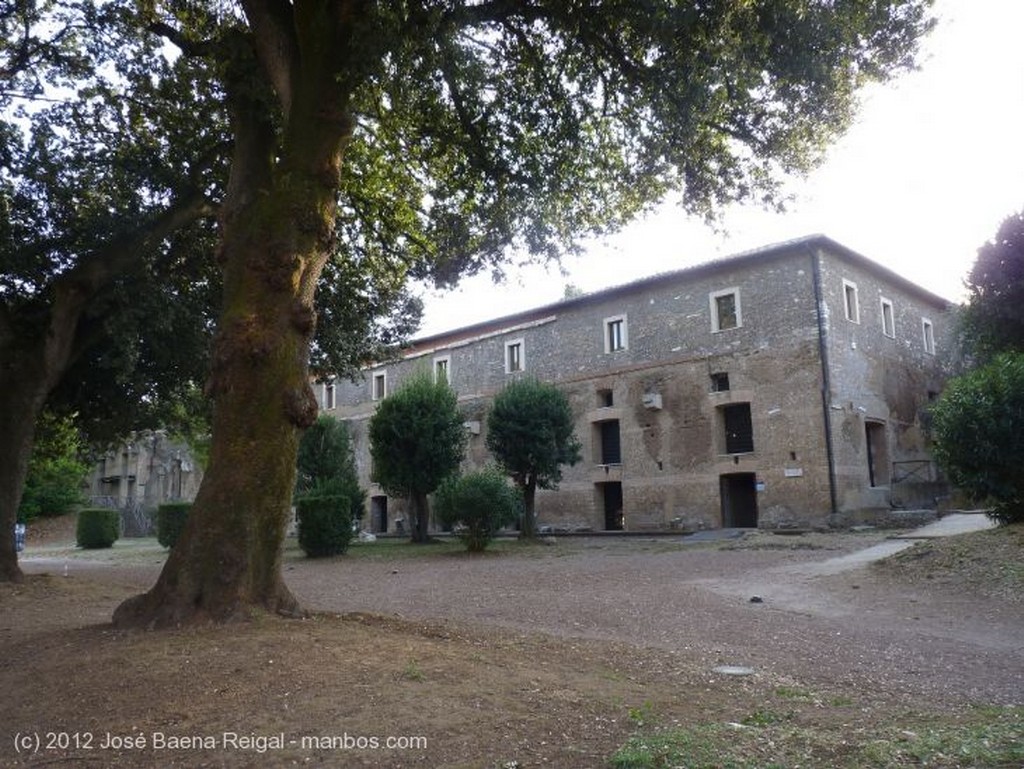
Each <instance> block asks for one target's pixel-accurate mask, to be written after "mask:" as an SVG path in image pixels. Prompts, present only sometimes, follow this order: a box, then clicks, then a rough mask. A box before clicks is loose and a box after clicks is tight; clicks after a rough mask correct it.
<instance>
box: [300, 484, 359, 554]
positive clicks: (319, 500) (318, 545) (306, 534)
mask: <svg viewBox="0 0 1024 769" xmlns="http://www.w3.org/2000/svg"><path fill="white" fill-rule="evenodd" d="M295 507H296V517H297V518H298V523H299V547H301V548H302V551H303V552H304V553H305V554H306V555H307V556H309V557H310V558H326V557H328V556H332V555H341V554H342V553H344V552H345V551H346V550H348V546H349V543H350V542H351V541H352V516H351V515H350V513H349V511H350V509H351V508H350V506H349V501H348V498H347V497H345V496H343V495H340V494H335V495H333V496H327V497H299V499H298V500H296V503H295Z"/></svg>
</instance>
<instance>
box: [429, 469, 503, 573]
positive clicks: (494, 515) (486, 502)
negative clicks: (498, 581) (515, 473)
mask: <svg viewBox="0 0 1024 769" xmlns="http://www.w3.org/2000/svg"><path fill="white" fill-rule="evenodd" d="M522 509H523V504H522V496H521V495H520V493H519V491H518V490H516V489H514V488H513V487H512V486H510V485H509V484H508V481H506V480H505V477H504V476H503V475H502V474H501V473H500V472H499V471H498V470H496V469H494V468H488V469H486V470H481V471H479V472H475V473H470V474H468V475H463V476H461V477H457V478H449V479H448V480H446V481H445V482H444V483H442V484H441V486H440V487H439V488H438V490H437V492H436V493H435V494H434V513H435V514H436V515H437V517H438V520H440V521H441V523H442V524H444V525H445V526H452V527H454V528H455V533H456V536H458V537H459V538H460V539H461V540H462V541H463V542H464V543H465V544H466V549H467V550H469V551H470V552H471V553H478V552H481V551H482V550H484V548H486V547H487V544H488V543H489V542H490V541H491V539H493V538H494V534H495V533H496V532H497V531H498V529H500V528H502V527H503V526H508V525H509V524H511V523H513V522H515V520H516V519H517V518H518V517H519V516H520V515H521V514H522Z"/></svg>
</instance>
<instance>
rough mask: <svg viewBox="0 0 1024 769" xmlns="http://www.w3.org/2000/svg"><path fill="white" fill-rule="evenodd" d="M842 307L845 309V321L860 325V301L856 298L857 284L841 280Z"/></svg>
mask: <svg viewBox="0 0 1024 769" xmlns="http://www.w3.org/2000/svg"><path fill="white" fill-rule="evenodd" d="M843 307H844V308H845V309H846V319H847V320H848V321H851V322H853V323H860V299H859V298H858V296H857V284H856V283H853V282H852V281H849V280H846V279H845V278H844V279H843Z"/></svg>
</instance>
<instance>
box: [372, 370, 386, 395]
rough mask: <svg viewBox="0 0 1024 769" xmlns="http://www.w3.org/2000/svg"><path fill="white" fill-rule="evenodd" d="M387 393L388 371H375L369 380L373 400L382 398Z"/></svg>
mask: <svg viewBox="0 0 1024 769" xmlns="http://www.w3.org/2000/svg"><path fill="white" fill-rule="evenodd" d="M387 394H388V372H387V371H375V372H374V373H373V378H372V379H371V380H370V395H371V397H372V398H373V400H375V401H379V400H383V399H384V398H385V397H387Z"/></svg>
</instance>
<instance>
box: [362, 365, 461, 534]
mask: <svg viewBox="0 0 1024 769" xmlns="http://www.w3.org/2000/svg"><path fill="white" fill-rule="evenodd" d="M369 436H370V453H371V456H372V458H373V480H374V481H376V482H377V483H379V484H380V485H381V487H382V488H383V489H384V490H385V491H386V492H387V493H388V494H394V495H396V496H403V497H406V498H408V499H409V500H410V502H411V504H412V505H413V514H414V524H413V532H412V533H413V538H414V540H416V541H419V542H425V541H427V539H428V537H427V523H428V520H429V511H428V510H427V499H426V498H427V495H428V494H430V493H431V492H433V491H434V489H436V488H437V487H438V485H439V484H440V483H441V482H442V481H443V480H444V479H445V478H447V477H448V476H450V475H452V474H454V473H455V472H456V471H457V470H458V468H459V464H460V463H461V462H462V459H463V457H464V456H465V453H466V442H467V438H466V429H465V427H464V426H463V419H462V415H461V414H460V412H459V405H458V399H457V397H456V395H455V392H454V391H453V390H452V389H451V388H450V387H449V386H448V383H447V382H444V381H438V382H434V381H432V380H431V378H430V376H429V375H427V374H424V373H420V374H416V375H414V376H413V377H411V378H410V379H409V380H407V381H406V382H404V383H403V384H402V385H401V387H399V388H398V390H396V391H395V392H394V393H392V394H391V395H389V396H388V397H386V398H385V399H384V400H382V401H381V402H380V405H379V406H378V407H377V410H376V412H374V414H373V416H372V417H370V424H369Z"/></svg>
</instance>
